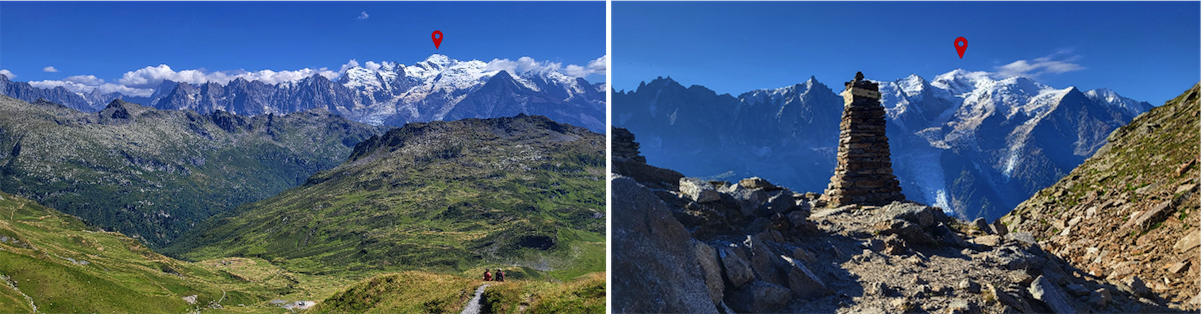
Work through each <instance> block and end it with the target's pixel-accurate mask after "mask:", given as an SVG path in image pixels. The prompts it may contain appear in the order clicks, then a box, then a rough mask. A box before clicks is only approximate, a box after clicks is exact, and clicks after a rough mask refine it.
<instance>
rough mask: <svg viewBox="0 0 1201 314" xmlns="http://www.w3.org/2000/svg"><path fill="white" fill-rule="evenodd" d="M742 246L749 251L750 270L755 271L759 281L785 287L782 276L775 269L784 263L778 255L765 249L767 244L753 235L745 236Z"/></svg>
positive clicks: (767, 248)
mask: <svg viewBox="0 0 1201 314" xmlns="http://www.w3.org/2000/svg"><path fill="white" fill-rule="evenodd" d="M743 244H744V245H746V246H747V247H748V248H750V249H751V269H752V270H754V271H755V275H756V277H757V278H759V280H763V281H766V282H770V283H774V284H777V285H785V282H784V280H783V279H784V274H782V273H781V272H780V270H779V269H778V268H776V265H781V264H783V263H784V261H782V260H780V255H778V254H776V253H775V252H773V251H772V250H771V248H769V247H767V244H766V243H765V242H764V241H763V240H761V239H759V237H756V236H753V235H748V236H746V241H744V242H743Z"/></svg>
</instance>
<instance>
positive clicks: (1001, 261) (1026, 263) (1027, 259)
mask: <svg viewBox="0 0 1201 314" xmlns="http://www.w3.org/2000/svg"><path fill="white" fill-rule="evenodd" d="M991 254H993V260H995V261H996V263H997V265H999V266H1005V268H1007V269H1011V270H1018V269H1027V268H1030V267H1032V266H1035V265H1038V264H1037V263H1036V262H1037V259H1036V256H1034V255H1032V254H1030V253H1028V252H1026V250H1022V249H1019V248H1016V247H1013V246H1002V247H1000V248H997V249H994V250H993V251H992V252H991Z"/></svg>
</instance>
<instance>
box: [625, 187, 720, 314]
mask: <svg viewBox="0 0 1201 314" xmlns="http://www.w3.org/2000/svg"><path fill="white" fill-rule="evenodd" d="M610 183H611V186H612V190H611V192H612V195H614V196H615V197H613V202H612V209H611V210H612V215H613V216H612V223H613V226H614V228H613V233H612V236H611V241H612V248H613V251H612V259H613V271H614V272H616V273H619V274H622V276H620V277H621V278H617V280H614V281H613V282H612V283H611V284H612V289H613V290H612V291H613V294H612V296H613V301H612V304H613V308H614V309H620V311H623V312H640V313H647V312H688V313H714V312H717V308H716V307H715V306H714V305H713V302H712V300H710V298H709V289H708V287H707V286H705V281H704V278H701V276H700V275H699V274H701V269H700V266H699V265H698V263H697V260H696V253H695V252H696V250H695V248H694V247H693V246H692V245H691V238H690V237H689V234H688V231H687V230H685V229H684V226H682V225H680V223H679V222H678V221H676V220H675V218H673V217H672V215H671V212H670V211H669V210H668V209H667V204H664V203H663V201H662V200H660V199H659V198H658V197H657V196H655V195H654V193H651V192H650V190H647V189H646V188H645V187H643V186H642V185H640V184H638V183H637V182H635V181H634V180H633V179H630V178H628V177H623V176H620V175H615V176H613V179H612V180H611V181H610ZM647 296H655V297H654V298H648V297H647Z"/></svg>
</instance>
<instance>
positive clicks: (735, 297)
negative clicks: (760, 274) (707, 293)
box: [725, 280, 792, 313]
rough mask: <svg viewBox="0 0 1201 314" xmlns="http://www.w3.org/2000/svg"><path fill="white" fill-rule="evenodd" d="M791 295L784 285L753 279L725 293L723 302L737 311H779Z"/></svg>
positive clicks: (786, 303)
mask: <svg viewBox="0 0 1201 314" xmlns="http://www.w3.org/2000/svg"><path fill="white" fill-rule="evenodd" d="M791 295H792V291H791V290H788V288H785V287H784V286H781V285H777V284H774V283H770V282H766V281H762V280H755V281H754V282H751V283H750V284H747V285H744V286H742V287H741V288H738V289H734V290H732V291H730V293H727V294H726V298H725V302H726V305H729V306H730V308H733V309H734V311H737V312H738V313H779V312H780V310H782V309H784V306H786V305H788V299H789V297H790V296H791Z"/></svg>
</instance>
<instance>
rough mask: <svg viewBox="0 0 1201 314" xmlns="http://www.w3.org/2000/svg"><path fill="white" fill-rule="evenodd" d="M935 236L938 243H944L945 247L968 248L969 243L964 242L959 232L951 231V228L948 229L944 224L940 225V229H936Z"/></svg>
mask: <svg viewBox="0 0 1201 314" xmlns="http://www.w3.org/2000/svg"><path fill="white" fill-rule="evenodd" d="M933 235H934V238H936V239H938V242H939V243H942V244H943V245H948V246H952V247H960V248H962V247H967V246H968V243H967V241H964V240H963V237H961V236H959V233H958V232H955V231H954V230H951V228H948V227H947V226H946V225H944V224H942V223H939V224H938V227H934V230H933Z"/></svg>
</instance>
